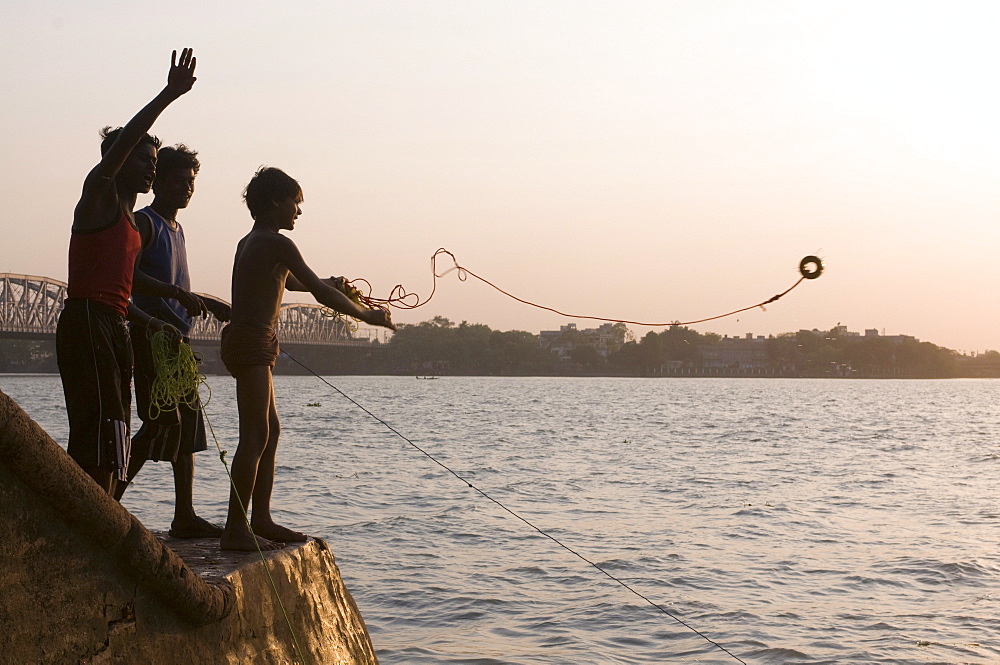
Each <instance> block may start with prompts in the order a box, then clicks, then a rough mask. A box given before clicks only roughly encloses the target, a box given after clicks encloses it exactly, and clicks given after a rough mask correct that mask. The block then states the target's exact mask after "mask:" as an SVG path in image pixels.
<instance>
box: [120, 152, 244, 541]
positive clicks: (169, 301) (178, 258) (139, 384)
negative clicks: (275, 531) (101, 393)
mask: <svg viewBox="0 0 1000 665" xmlns="http://www.w3.org/2000/svg"><path fill="white" fill-rule="evenodd" d="M200 168H201V163H200V162H199V161H198V153H196V152H194V151H193V150H190V149H188V148H187V146H185V145H183V144H181V145H177V146H174V147H170V148H161V149H160V151H159V155H158V156H157V162H156V179H155V180H154V181H153V194H154V198H153V202H152V203H151V204H149V205H148V206H146V207H145V208H143V209H142V210H137V211H136V212H135V221H136V224H137V225H138V226H139V234H140V236H141V237H142V251H141V252H140V254H139V263H138V265H137V266H136V275H135V280H136V282H135V285H134V289H133V290H134V293H133V296H132V301H133V302H134V303H135V304H136V305H137V306H139V307H140V308H141V309H142V310H143V311H144V312H147V313H149V314H152V315H153V316H156V317H157V318H159V319H162V320H164V321H166V322H167V323H169V324H171V325H172V326H174V327H175V328H177V330H178V331H179V332H180V333H181V334H182V335H184V336H185V337H186V336H187V335H188V333H189V332H190V331H191V327H192V326H193V325H194V321H193V319H192V314H198V313H201V311H204V310H201V311H198V308H197V307H191V306H189V305H187V304H185V303H188V302H189V301H198V303H197V304H203V308H204V309H207V310H208V311H209V312H211V313H212V315H214V316H215V317H216V318H217V319H219V320H220V321H228V320H229V305H227V304H226V303H224V302H222V301H220V300H215V299H214V298H210V297H208V296H201V297H199V296H196V295H194V294H192V293H191V278H190V272H189V270H188V261H187V245H186V242H185V238H184V228H183V227H182V226H181V225H180V223H179V222H178V221H177V213H178V212H179V211H180V210H183V209H184V208H187V206H188V203H189V202H190V201H191V196H192V195H193V194H194V181H195V178H196V177H197V175H198V170H199V169H200ZM150 282H152V285H150V284H149V283H150ZM151 286H152V288H151ZM157 286H162V287H163V288H162V289H157V288H156V287H157ZM130 332H131V337H132V351H133V354H134V356H135V369H134V371H133V375H134V377H135V400H136V407H137V408H136V411H137V412H138V414H139V418H140V419H142V427H141V428H140V429H139V431H138V432H137V433H136V435H135V436H134V437H133V438H132V460H131V462H130V463H129V466H128V481H127V482H126V483H119V484H118V489H117V491H116V493H115V498H117V499H119V500H121V497H122V495H123V494H124V493H125V489H126V488H127V487H128V483H130V482H132V480H133V479H134V478H135V476H136V474H138V473H139V470H140V469H142V467H143V465H144V464H145V463H146V460H154V461H161V460H169V461H170V463H171V466H172V467H173V475H174V518H173V521H172V522H171V523H170V532H169V533H170V535H171V536H172V537H174V538H205V537H210V536H214V537H216V538H218V537H219V536H220V535H222V527H220V526H216V525H214V524H211V523H210V522H208V521H206V520H205V519H203V518H201V517H199V516H198V515H197V513H196V512H195V509H194V499H193V486H194V454H195V453H196V452H201V451H203V450H205V449H206V448H207V447H208V445H207V440H206V438H205V422H204V419H203V418H202V414H201V410H200V409H199V408H198V407H197V405H195V406H194V407H192V406H188V404H187V403H185V402H182V403H181V404H180V405H178V406H177V408H175V409H171V410H168V411H166V412H157V413H155V414H154V413H153V412H151V410H150V406H151V397H150V393H151V391H152V387H153V382H154V381H155V380H156V368H155V366H154V364H153V350H152V347H151V344H150V338H149V335H147V334H146V331H145V330H143V329H142V328H140V327H138V326H136V325H135V324H133V325H132V326H130ZM154 411H156V410H154Z"/></svg>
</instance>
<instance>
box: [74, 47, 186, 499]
mask: <svg viewBox="0 0 1000 665" xmlns="http://www.w3.org/2000/svg"><path fill="white" fill-rule="evenodd" d="M194 69H195V58H194V55H193V54H192V52H191V49H184V50H183V51H181V56H180V59H179V60H178V58H177V51H174V52H173V54H172V55H171V57H170V71H169V73H168V74H167V85H166V87H164V88H163V90H162V91H161V92H160V93H159V94H158V95H157V96H156V97H155V98H153V100H152V101H151V102H149V104H147V105H146V106H145V107H143V108H142V110H140V111H139V112H138V113H137V114H136V115H135V117H134V118H132V119H131V120H129V122H128V123H127V124H126V125H125V126H124V127H123V128H121V129H120V130H116V131H114V132H110V133H107V132H106V133H105V139H104V141H103V142H102V143H101V161H100V163H99V164H98V165H97V166H95V167H94V168H93V169H92V170H91V171H90V173H89V174H87V178H86V180H84V183H83V193H82V194H81V195H80V201H79V203H77V205H76V209H75V210H74V212H73V232H72V235H71V236H70V243H69V279H68V282H69V284H68V287H67V298H66V304H65V307H64V308H63V311H62V313H61V314H60V315H59V323H58V325H57V327H56V359H57V361H58V364H59V374H60V376H61V377H62V384H63V393H64V394H65V397H66V411H67V414H68V416H69V445H68V451H69V454H70V455H71V456H72V457H73V459H75V460H76V461H77V463H78V464H79V465H80V466H81V467H83V469H84V470H85V471H86V472H87V473H88V474H89V475H90V476H91V477H92V478H93V479H94V480H95V481H96V482H97V484H98V485H100V486H101V487H102V488H103V489H104V491H106V492H108V493H109V494H110V493H113V489H114V482H115V478H116V477H117V478H119V479H121V480H124V478H125V472H126V469H127V467H128V459H129V452H130V451H129V445H130V437H129V420H130V413H131V401H132V398H131V387H130V384H131V381H132V347H131V344H130V342H129V335H128V330H127V329H126V327H125V319H126V317H128V319H129V320H131V321H134V322H136V323H138V324H140V325H143V326H145V327H146V328H148V329H149V330H153V331H155V330H161V329H164V326H165V324H164V323H163V321H160V320H159V319H156V318H153V317H151V316H149V315H148V314H146V313H144V312H142V311H141V310H140V309H138V308H137V307H135V306H134V305H131V304H130V303H129V297H130V296H131V295H132V281H133V271H134V268H135V262H136V259H137V257H138V254H139V248H140V245H141V240H140V237H139V231H138V229H137V228H136V225H135V219H134V218H133V216H132V209H133V208H134V207H135V200H136V197H137V196H138V194H140V193H145V192H148V191H149V188H150V186H151V185H152V183H153V178H154V176H155V175H156V150H157V148H158V147H159V141H158V140H157V139H156V138H154V137H152V136H150V135H149V134H147V132H148V131H149V129H150V128H151V127H152V126H153V122H154V121H155V120H156V118H157V117H158V116H159V115H160V113H162V112H163V110H164V109H165V108H167V106H168V105H169V104H170V103H171V102H173V101H174V100H175V99H177V98H178V97H180V96H181V95H183V94H184V93H186V92H187V91H189V90H190V89H191V86H193V85H194V82H195V77H194ZM168 330H169V328H168ZM168 334H170V333H169V332H168ZM175 338H176V336H175Z"/></svg>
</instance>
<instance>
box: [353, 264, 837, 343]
mask: <svg viewBox="0 0 1000 665" xmlns="http://www.w3.org/2000/svg"><path fill="white" fill-rule="evenodd" d="M439 257H447V259H449V260H450V262H451V266H450V267H448V268H446V269H445V270H442V271H440V272H439V271H438V258H439ZM453 272H454V273H455V274H456V276H457V277H458V281H460V282H464V281H466V280H468V278H469V277H474V278H476V279H478V280H479V281H480V282H482V283H484V284H486V285H487V286H490V287H492V288H493V289H495V290H497V291H499V292H500V293H502V294H503V295H505V296H507V297H508V298H511V299H513V300H516V301H517V302H519V303H522V304H525V305H528V306H530V307H536V308H538V309H543V310H545V311H548V312H552V313H554V314H558V315H559V316H565V317H567V318H571V319H589V320H592V321H607V322H610V323H627V324H630V325H634V326H648V327H651V328H663V327H668V326H691V325H694V324H696V323H705V322H707V321H715V320H716V319H724V318H726V317H729V316H733V315H734V314H739V313H740V312H746V311H748V310H751V309H754V308H757V307H760V308H761V309H764V305H769V304H771V303H773V302H775V301H776V300H779V299H780V298H782V297H784V296H785V295H787V294H788V293H789V292H790V291H791V290H792V289H794V288H795V287H797V286H798V285H799V284H801V283H802V281H803V280H806V279H816V278H817V277H819V276H820V274H821V273H822V272H823V261H822V260H821V259H820V258H819V257H817V256H807V257H805V258H804V259H802V261H800V262H799V272H800V273H801V275H802V276H801V277H800V278H799V279H798V281H796V282H795V283H794V284H792V285H791V286H790V287H788V288H787V289H785V290H784V291H782V292H781V293H779V294H777V295H774V296H771V297H770V298H768V299H767V300H764V301H763V302H759V303H757V304H756V305H750V306H748V307H741V308H740V309H735V310H733V311H731V312H726V313H725V314H718V315H716V316H709V317H705V318H703V319H695V320H693V321H668V322H655V323H651V322H647V321H630V320H628V319H614V318H608V317H603V316H587V315H583V314H570V313H568V312H562V311H560V310H558V309H554V308H552V307H546V306H545V305H539V304H537V303H534V302H531V301H529V300H525V299H523V298H519V297H517V296H515V295H514V294H512V293H508V292H507V291H504V290H503V289H502V288H500V287H499V286H497V285H496V284H494V283H493V282H491V281H489V280H488V279H486V278H485V277H480V276H479V275H477V274H476V273H474V272H472V271H471V270H469V269H468V268H466V267H465V266H463V265H461V264H460V263H459V262H458V259H457V258H456V257H455V254H454V253H452V252H450V251H448V250H447V249H445V248H444V247H439V248H438V250H437V251H436V252H434V254H432V255H431V275H432V284H431V292H430V295H428V296H427V298H425V299H423V300H421V298H420V296H419V295H417V294H416V293H410V292H408V291H407V290H406V289H405V288H404V287H403V285H402V284H397V285H396V286H394V287H392V290H391V291H390V292H389V297H388V298H376V297H374V296H372V285H371V283H369V282H368V280H365V279H361V278H358V279H354V280H351V281H345V282H344V284H345V287H346V288H350V289H353V290H354V291H356V292H357V293H358V296H357V297H358V300H357V301H356V302H358V303H359V304H362V305H364V306H366V307H369V308H373V307H378V308H380V309H384V310H386V311H388V310H389V307H395V308H396V309H403V310H410V309H417V308H418V307H423V306H424V305H426V304H427V303H429V302H430V301H431V299H432V298H434V294H435V293H437V286H438V280H439V279H441V278H443V277H445V276H447V275H449V274H450V273H453ZM362 285H363V287H364V289H363V290H362V289H361V288H359V287H360V286H362Z"/></svg>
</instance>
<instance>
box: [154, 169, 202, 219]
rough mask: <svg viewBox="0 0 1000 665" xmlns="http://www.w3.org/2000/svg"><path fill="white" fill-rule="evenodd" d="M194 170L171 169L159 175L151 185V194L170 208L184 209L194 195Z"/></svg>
mask: <svg viewBox="0 0 1000 665" xmlns="http://www.w3.org/2000/svg"><path fill="white" fill-rule="evenodd" d="M194 179H195V174H194V169H173V170H172V171H168V172H166V173H160V175H159V176H157V178H156V182H155V183H154V184H153V193H154V194H156V198H158V199H160V201H161V202H162V203H165V204H166V205H167V206H169V207H171V208H177V209H178V210H180V209H181V208H186V207H187V205H188V203H189V202H190V201H191V196H192V195H193V194H194Z"/></svg>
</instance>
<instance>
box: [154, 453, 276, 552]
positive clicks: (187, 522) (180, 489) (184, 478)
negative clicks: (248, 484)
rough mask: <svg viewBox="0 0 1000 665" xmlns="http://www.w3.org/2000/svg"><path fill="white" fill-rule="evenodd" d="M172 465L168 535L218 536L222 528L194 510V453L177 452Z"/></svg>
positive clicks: (178, 536)
mask: <svg viewBox="0 0 1000 665" xmlns="http://www.w3.org/2000/svg"><path fill="white" fill-rule="evenodd" d="M173 467H174V495H175V501H174V521H173V522H171V523H170V535H171V536H172V537H174V538H218V537H219V536H220V535H222V529H220V528H219V527H217V526H216V525H214V524H212V523H211V522H209V521H208V520H206V519H203V518H201V517H198V515H197V514H196V513H195V512H194V496H193V488H194V453H185V452H180V453H177V461H175V462H174V463H173ZM255 505H256V504H255Z"/></svg>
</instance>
